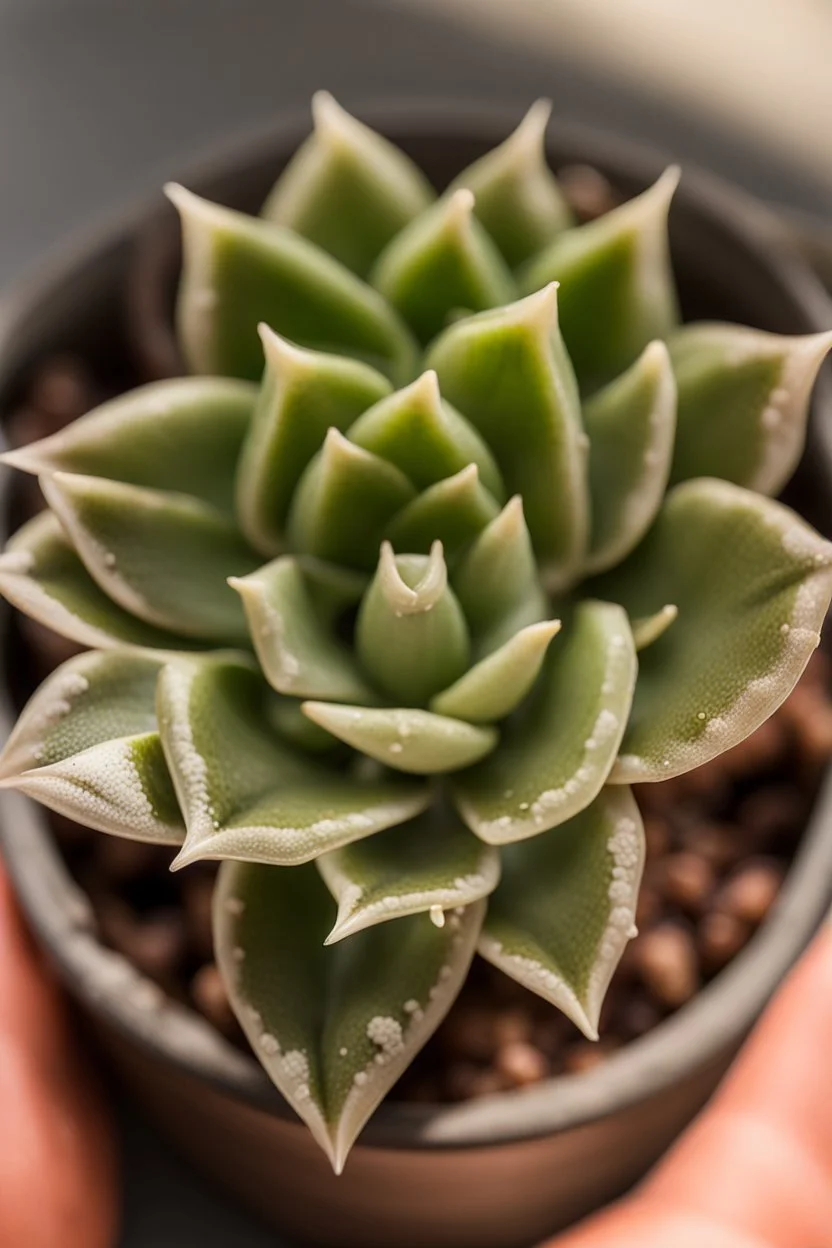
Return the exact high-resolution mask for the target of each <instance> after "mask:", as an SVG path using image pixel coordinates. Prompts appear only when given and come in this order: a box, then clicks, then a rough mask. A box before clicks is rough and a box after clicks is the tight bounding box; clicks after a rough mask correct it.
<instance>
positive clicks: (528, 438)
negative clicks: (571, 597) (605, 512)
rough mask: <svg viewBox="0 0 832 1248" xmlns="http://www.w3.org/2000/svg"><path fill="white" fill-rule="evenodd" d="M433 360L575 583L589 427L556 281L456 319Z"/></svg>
mask: <svg viewBox="0 0 832 1248" xmlns="http://www.w3.org/2000/svg"><path fill="white" fill-rule="evenodd" d="M428 362H429V364H430V365H431V366H432V367H433V368H435V369H436V373H437V375H438V377H439V384H440V386H441V388H442V393H443V394H444V395H445V397H446V398H447V399H448V400H449V401H450V402H451V403H453V404H454V406H455V407H458V408H459V410H460V412H462V414H463V416H465V418H466V419H467V420H469V421H470V422H471V424H472V425H474V427H475V428H476V429H478V430H479V432H480V434H481V435H482V436H483V438H484V439H485V441H486V442H487V443H488V445H489V446H490V447H491V450H492V451H493V452H494V454H495V456H496V458H497V461H498V463H499V464H500V467H501V469H502V472H503V477H504V480H505V483H506V487H507V489H509V490H511V491H516V492H517V493H519V494H521V495H522V497H523V506H524V509H525V514H526V523H527V524H528V526H529V532H530V533H531V536H532V541H533V543H534V548H535V550H536V551H537V554H538V557H539V559H540V561H541V563H542V565H543V568H544V570H545V571H546V573H547V575H548V577H549V579H550V581H551V584H552V586H553V587H555V586H561V585H565V584H568V583H569V581H570V580H571V579H572V577H573V575H574V573H575V572H576V570H577V567H578V565H579V563H580V560H581V559H582V557H583V553H584V546H585V543H586V539H587V526H588V499H587V487H586V472H585V458H586V436H585V434H584V433H583V429H582V425H581V413H580V405H579V402H578V394H577V389H576V385H575V378H574V375H573V372H572V366H571V364H570V362H569V359H568V357H567V355H566V352H565V350H564V347H563V342H562V340H561V337H560V331H559V329H558V311H557V289H556V287H555V286H554V285H551V286H548V287H547V288H546V289H545V290H541V291H538V292H537V293H536V294H534V295H531V296H529V297H528V298H526V299H522V300H520V301H519V302H518V303H512V304H509V305H508V306H507V307H502V308H498V309H496V310H494V311H490V312H482V313H480V314H479V315H478V316H471V317H467V318H465V319H464V320H461V321H457V322H456V324H454V325H451V327H450V328H449V329H446V330H445V332H444V333H443V334H442V335H441V337H440V338H439V339H438V340H437V341H436V342H435V343H434V345H433V346H432V348H431V350H430V352H429V356H428Z"/></svg>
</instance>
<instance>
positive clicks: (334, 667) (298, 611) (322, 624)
mask: <svg viewBox="0 0 832 1248" xmlns="http://www.w3.org/2000/svg"><path fill="white" fill-rule="evenodd" d="M229 584H230V585H231V587H232V588H233V589H235V590H236V591H237V593H238V594H239V595H240V597H241V598H242V600H243V606H244V607H245V612H246V618H247V620H248V626H249V631H250V632H251V636H252V640H253V641H254V648H255V651H256V652H257V658H258V659H259V661H260V666H261V667H262V669H263V672H264V673H265V676H266V679H267V680H268V682H269V684H270V685H271V686H272V688H273V689H276V690H277V691H278V693H283V694H287V695H290V696H292V697H296V698H331V699H333V701H336V702H370V703H372V702H377V701H378V696H377V694H375V693H374V692H373V689H372V687H371V686H370V685H369V684H368V683H367V681H366V680H365V679H364V677H363V676H362V675H361V672H360V671H359V669H358V665H357V663H356V661H355V659H354V657H353V655H352V653H351V651H350V649H349V648H348V647H347V646H346V645H345V644H344V642H342V641H341V640H339V638H338V637H337V636H336V635H335V633H334V632H333V630H332V629H331V627H330V626H329V623H328V622H327V621H326V620H325V619H324V618H322V616H321V614H320V612H319V611H318V609H317V608H316V606H315V602H314V599H313V596H312V593H311V591H310V588H309V585H308V582H307V578H306V576H305V575H304V572H303V568H302V566H301V565H300V564H299V563H298V560H297V559H293V558H292V557H291V555H284V556H283V557H282V558H281V559H275V560H274V561H273V562H272V563H268V564H266V566H265V567H263V568H258V570H257V571H256V572H252V573H251V574H250V575H249V576H246V577H242V578H238V577H231V578H230V581H229Z"/></svg>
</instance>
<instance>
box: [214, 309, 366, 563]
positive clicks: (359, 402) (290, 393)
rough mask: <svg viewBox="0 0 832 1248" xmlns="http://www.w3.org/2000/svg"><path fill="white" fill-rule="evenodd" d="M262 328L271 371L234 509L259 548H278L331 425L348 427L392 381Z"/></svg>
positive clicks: (240, 474) (270, 551)
mask: <svg viewBox="0 0 832 1248" xmlns="http://www.w3.org/2000/svg"><path fill="white" fill-rule="evenodd" d="M258 331H259V334H260V338H261V340H262V343H263V351H264V354H265V357H266V373H265V376H264V378H263V385H262V387H261V390H260V395H259V397H258V400H257V406H256V407H255V409H254V419H253V421H252V425H251V430H250V432H249V435H248V437H247V439H246V441H245V444H244V447H243V453H242V457H241V459H240V462H239V466H238V469H237V515H238V517H239V521H240V526H241V528H242V530H243V532H244V533H245V534H246V536H247V537H248V539H249V541H250V542H252V543H253V545H254V546H256V547H257V549H258V550H262V551H264V552H265V553H267V554H277V553H279V552H280V550H281V548H282V546H283V529H284V526H285V523H286V516H287V514H288V511H289V505H290V503H291V501H292V494H293V493H294V490H295V487H296V486H297V484H298V481H299V480H300V477H301V474H302V473H303V470H304V469H305V468H306V466H307V464H308V463H309V461H310V459H311V458H312V456H313V455H314V454H315V453H316V452H317V451H319V450H320V449H321V446H322V445H323V441H324V438H325V437H326V432H327V430H328V429H340V430H341V431H342V432H343V431H344V430H345V429H346V428H347V427H348V425H350V424H351V423H352V422H353V421H354V420H355V418H356V416H358V415H360V413H361V412H363V411H365V409H366V408H368V407H369V406H370V405H371V404H374V403H376V401H377V400H378V399H380V398H381V397H382V396H383V395H385V394H388V393H389V392H390V383H389V382H388V381H387V380H386V378H384V377H382V375H381V373H377V372H376V371H375V369H373V368H370V367H369V365H367V364H362V363H361V362H360V361H358V360H350V359H348V358H346V357H345V356H342V355H327V354H325V353H324V352H322V351H305V350H303V349H302V348H300V347H296V346H294V345H293V344H292V343H290V342H287V341H286V339H285V338H281V337H280V336H279V335H278V334H275V333H274V332H273V331H272V330H270V329H269V327H268V326H267V325H260V326H259V327H258Z"/></svg>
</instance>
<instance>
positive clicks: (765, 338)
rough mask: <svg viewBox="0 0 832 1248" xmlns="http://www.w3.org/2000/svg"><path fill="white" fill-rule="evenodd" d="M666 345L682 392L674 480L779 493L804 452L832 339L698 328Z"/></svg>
mask: <svg viewBox="0 0 832 1248" xmlns="http://www.w3.org/2000/svg"><path fill="white" fill-rule="evenodd" d="M668 345H669V347H670V358H671V360H672V361H673V368H674V370H675V373H676V380H677V383H678V387H679V427H678V431H677V434H676V448H675V453H674V457H673V471H672V480H673V481H674V482H677V481H686V480H688V479H689V478H690V477H722V478H724V479H725V480H726V481H733V482H734V483H735V484H737V485H744V486H746V487H747V488H748V489H750V490H756V491H758V493H760V494H777V493H779V492H780V490H781V489H782V487H783V486H784V485H785V484H786V482H787V481H788V479H789V477H790V476H791V475H792V473H793V471H794V469H795V467H796V466H797V461H798V460H799V459H800V454H801V451H802V450H803V443H804V440H805V437H806V420H807V417H808V414H809V400H810V398H811V394H812V386H813V385H814V382H815V378H816V377H817V374H818V369H819V368H820V366H821V364H822V363H823V360H824V358H825V357H826V355H827V353H828V351H829V349H830V347H832V333H829V332H827V333H823V334H807V335H805V336H802V337H794V338H791V337H788V338H787V337H783V336H781V335H780V334H767V333H763V331H762V330H759V329H749V328H747V327H746V326H744V325H720V324H708V323H700V324H696V325H686V326H683V327H682V328H680V329H677V330H676V332H675V333H674V334H673V335H672V337H671V338H670V341H669V343H668Z"/></svg>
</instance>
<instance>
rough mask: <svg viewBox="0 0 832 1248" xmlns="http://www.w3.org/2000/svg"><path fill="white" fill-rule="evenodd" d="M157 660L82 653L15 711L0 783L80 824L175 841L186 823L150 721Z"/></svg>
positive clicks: (153, 721)
mask: <svg viewBox="0 0 832 1248" xmlns="http://www.w3.org/2000/svg"><path fill="white" fill-rule="evenodd" d="M158 672H159V662H158V660H154V659H150V658H145V657H142V656H139V655H137V654H127V653H124V652H112V651H111V652H109V653H99V652H93V653H91V654H81V655H78V656H77V657H76V658H73V659H70V660H69V661H68V662H67V663H63V664H62V665H61V666H60V667H59V668H58V669H57V670H56V671H54V672H53V673H52V674H51V675H50V676H49V677H48V678H47V679H46V680H45V681H44V683H43V684H42V685H41V687H40V688H39V689H38V690H37V692H36V693H35V694H34V695H33V697H32V698H30V700H29V702H28V703H27V704H26V706H25V707H24V709H23V711H22V712H21V715H20V718H19V719H18V721H17V724H16V725H15V727H14V728H13V730H12V733H11V736H10V737H9V739H8V741H7V742H6V746H5V749H4V750H3V753H2V756H0V787H3V788H12V789H19V790H20V792H22V793H25V794H26V795H27V796H29V797H33V798H34V799H35V800H36V801H38V802H42V803H43V804H44V805H45V806H48V807H49V808H50V810H55V811H57V812H58V813H59V814H61V815H65V816H66V817H67V818H68V819H75V820H76V821H77V822H78V823H83V824H85V825H86V826H87V827H92V828H96V829H98V830H99V831H101V832H111V833H114V834H115V835H117V836H125V837H128V838H130V839H131V840H137V841H151V842H155V843H157V844H162V845H181V843H182V840H183V838H184V835H185V826H184V823H183V821H182V816H181V814H180V812H179V807H178V805H177V803H176V796H175V794H174V791H173V784H172V782H171V778H170V773H169V772H168V769H167V766H166V764H165V759H164V755H163V754H162V747H161V744H160V741H159V733H158V731H157V728H156V712H155V709H154V699H155V690H156V678H157V675H158Z"/></svg>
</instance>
